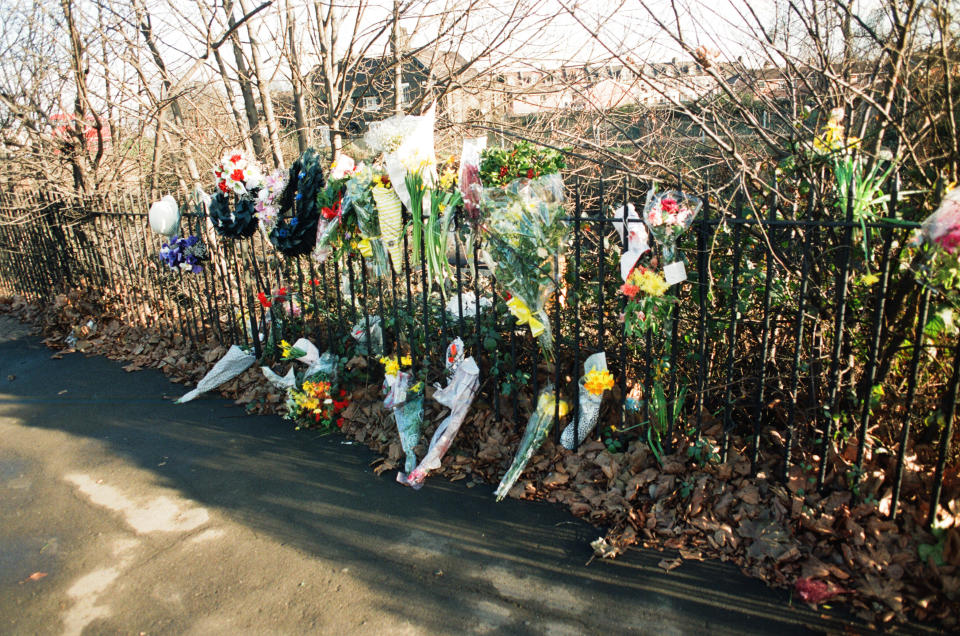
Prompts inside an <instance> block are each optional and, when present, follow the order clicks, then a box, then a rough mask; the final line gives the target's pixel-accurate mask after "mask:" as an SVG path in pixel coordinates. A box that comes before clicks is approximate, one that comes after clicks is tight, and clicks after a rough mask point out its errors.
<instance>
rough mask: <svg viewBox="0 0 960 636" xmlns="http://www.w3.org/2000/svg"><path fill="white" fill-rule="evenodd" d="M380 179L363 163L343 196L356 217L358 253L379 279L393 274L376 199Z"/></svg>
mask: <svg viewBox="0 0 960 636" xmlns="http://www.w3.org/2000/svg"><path fill="white" fill-rule="evenodd" d="M380 176H381V175H380V174H379V173H377V172H376V171H375V170H374V169H373V168H371V167H368V166H365V165H363V164H360V165H359V166H357V167H356V169H355V170H354V171H352V172H351V173H350V178H349V179H348V180H347V184H346V191H345V193H344V195H343V208H344V209H345V210H347V211H350V210H352V211H353V213H354V215H355V218H356V222H357V230H358V231H359V234H360V237H359V240H358V242H357V250H358V251H359V252H360V255H361V256H363V258H364V259H366V263H367V265H368V266H369V267H370V269H371V271H372V272H373V274H374V276H377V277H382V276H386V275H388V274H389V273H390V265H389V263H388V261H387V250H386V248H385V246H384V243H383V238H382V236H381V232H380V217H379V215H378V213H377V206H376V203H375V202H374V199H373V187H374V184H375V183H379V177H380Z"/></svg>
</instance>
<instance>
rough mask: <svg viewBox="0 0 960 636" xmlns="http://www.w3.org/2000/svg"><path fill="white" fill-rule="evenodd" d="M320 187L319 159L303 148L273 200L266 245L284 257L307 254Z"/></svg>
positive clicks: (314, 232) (313, 236)
mask: <svg viewBox="0 0 960 636" xmlns="http://www.w3.org/2000/svg"><path fill="white" fill-rule="evenodd" d="M323 187H324V180H323V170H322V169H321V168H320V157H319V156H318V155H317V152H316V151H315V150H314V149H313V148H307V149H306V150H305V151H304V152H303V154H302V155H300V158H299V159H297V160H296V161H294V162H293V165H292V166H290V178H289V179H288V180H287V185H286V186H285V187H284V189H283V192H281V193H280V196H279V197H277V199H276V204H277V210H278V213H277V223H276V226H275V227H274V228H273V231H271V232H270V242H271V243H272V244H273V246H274V247H275V248H277V251H279V252H280V253H281V254H284V255H285V256H302V255H305V254H309V253H310V251H311V250H312V249H313V246H314V244H315V243H316V240H317V224H318V222H319V220H320V209H319V208H318V206H317V193H318V192H319V191H321V190H322V189H323Z"/></svg>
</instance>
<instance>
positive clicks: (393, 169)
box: [364, 104, 437, 216]
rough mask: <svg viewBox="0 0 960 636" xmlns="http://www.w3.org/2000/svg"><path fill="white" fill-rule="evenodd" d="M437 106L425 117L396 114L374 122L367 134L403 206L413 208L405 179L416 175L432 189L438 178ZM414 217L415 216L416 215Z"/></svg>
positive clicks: (372, 148) (368, 141)
mask: <svg viewBox="0 0 960 636" xmlns="http://www.w3.org/2000/svg"><path fill="white" fill-rule="evenodd" d="M435 120H436V104H433V105H431V106H430V108H429V109H427V112H426V113H424V114H423V115H394V116H393V117H388V118H387V119H384V120H383V121H379V122H373V123H371V124H370V129H369V130H368V131H367V133H366V135H364V141H365V142H366V143H367V145H368V146H369V147H370V149H371V150H372V151H373V152H375V153H383V165H384V167H385V168H386V171H387V176H388V177H389V179H390V183H391V184H392V185H393V189H394V191H395V192H396V194H397V196H398V197H399V199H400V201H401V203H402V204H403V205H404V206H406V207H407V209H408V210H411V211H413V207H411V205H412V203H411V193H410V192H409V191H408V190H407V180H406V177H407V175H409V174H410V173H417V174H418V175H419V177H420V179H421V180H422V182H423V183H424V184H425V185H427V186H429V185H432V184H433V182H434V180H435V179H436V169H435V166H436V163H437V158H436V154H435V152H434V149H433V128H434V123H435ZM414 216H415V215H414Z"/></svg>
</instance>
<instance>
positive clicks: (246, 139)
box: [213, 49, 256, 155]
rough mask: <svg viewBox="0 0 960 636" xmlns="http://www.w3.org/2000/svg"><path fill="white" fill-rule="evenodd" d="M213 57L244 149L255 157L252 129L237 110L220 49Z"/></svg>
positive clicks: (215, 51) (214, 52)
mask: <svg viewBox="0 0 960 636" xmlns="http://www.w3.org/2000/svg"><path fill="white" fill-rule="evenodd" d="M213 57H214V58H216V60H217V68H219V69H220V79H222V80H223V87H224V89H226V91H227V102H229V103H230V112H232V113H233V121H234V123H235V124H236V125H237V131H238V132H239V133H240V137H242V138H243V149H244V150H246V151H247V152H248V153H250V154H251V155H255V154H256V152H255V151H254V149H253V144H251V143H250V129H249V128H248V127H247V122H246V120H244V118H243V116H242V115H241V114H240V109H239V108H237V99H236V97H235V96H234V94H233V86H231V85H230V75H229V74H228V73H227V67H226V65H225V64H224V63H223V57H222V56H221V55H220V51H219V50H218V49H214V50H213Z"/></svg>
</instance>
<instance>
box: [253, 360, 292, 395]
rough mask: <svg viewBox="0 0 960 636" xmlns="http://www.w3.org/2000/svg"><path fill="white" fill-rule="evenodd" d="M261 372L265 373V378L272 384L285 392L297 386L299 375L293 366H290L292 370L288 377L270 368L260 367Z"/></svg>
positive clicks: (289, 371) (287, 374) (288, 372)
mask: <svg viewBox="0 0 960 636" xmlns="http://www.w3.org/2000/svg"><path fill="white" fill-rule="evenodd" d="M260 371H262V372H263V377H265V378H266V379H267V381H268V382H269V383H270V384H272V385H273V386H275V387H277V388H278V389H281V390H283V391H286V390H287V389H292V388H293V387H295V386H296V385H297V374H296V372H295V371H294V370H293V365H290V370H288V371H287V373H286V375H278V374H276V373H274V372H273V369H271V368H270V367H260Z"/></svg>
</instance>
